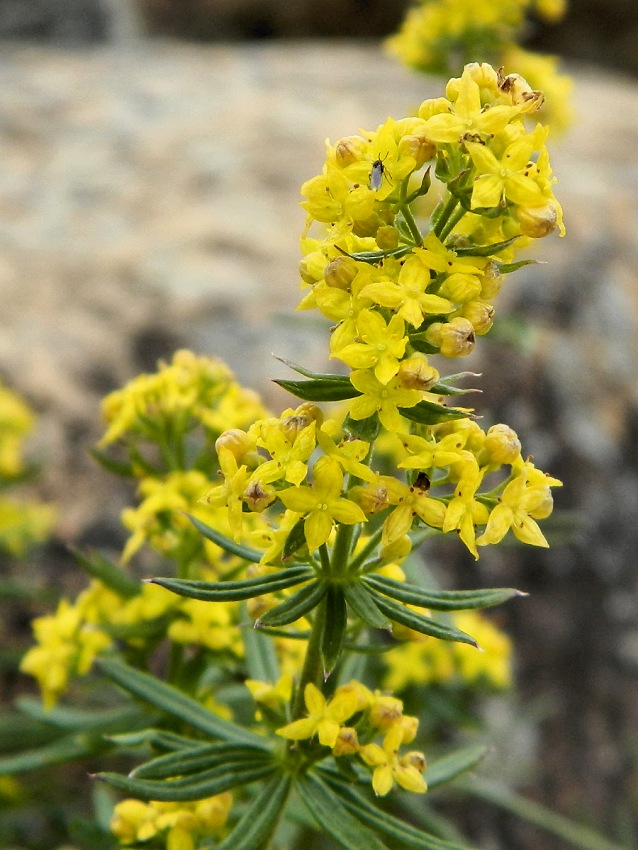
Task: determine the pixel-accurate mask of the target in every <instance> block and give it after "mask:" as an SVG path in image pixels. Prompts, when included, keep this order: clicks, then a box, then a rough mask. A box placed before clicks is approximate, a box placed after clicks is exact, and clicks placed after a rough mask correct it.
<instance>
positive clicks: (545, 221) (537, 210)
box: [514, 201, 558, 239]
mask: <svg viewBox="0 0 638 850" xmlns="http://www.w3.org/2000/svg"><path fill="white" fill-rule="evenodd" d="M514 216H515V218H516V220H517V221H518V223H519V224H520V226H521V231H522V232H523V233H524V235H525V236H529V237H531V238H532V239H542V238H543V236H549V234H550V233H552V232H553V231H554V230H555V229H556V225H557V222H558V212H557V210H556V207H555V206H554V204H553V203H552V202H551V201H548V202H547V203H546V204H545V206H542V207H516V208H515V209H514Z"/></svg>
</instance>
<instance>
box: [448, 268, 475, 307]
mask: <svg viewBox="0 0 638 850" xmlns="http://www.w3.org/2000/svg"><path fill="white" fill-rule="evenodd" d="M480 294H481V283H480V280H479V278H478V277H477V276H476V275H474V274H465V273H463V272H453V273H452V274H450V275H448V276H447V277H446V278H445V280H444V281H443V285H442V286H441V288H440V290H439V295H442V296H443V298H449V299H450V301H455V302H456V303H457V304H462V303H464V302H465V301H472V300H473V299H474V298H478V296H479V295H480Z"/></svg>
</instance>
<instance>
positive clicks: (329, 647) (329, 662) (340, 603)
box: [321, 587, 348, 678]
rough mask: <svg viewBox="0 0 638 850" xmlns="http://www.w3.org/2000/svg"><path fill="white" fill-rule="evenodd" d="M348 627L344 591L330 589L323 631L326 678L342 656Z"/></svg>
mask: <svg viewBox="0 0 638 850" xmlns="http://www.w3.org/2000/svg"><path fill="white" fill-rule="evenodd" d="M347 625H348V612H347V610H346V601H345V599H344V595H343V590H342V589H341V588H340V587H329V588H328V594H327V596H326V615H325V617H324V620H323V628H322V631H321V658H322V661H323V674H324V678H327V677H328V676H329V675H330V673H332V671H333V670H334V668H335V664H336V663H337V661H338V659H339V656H340V655H341V648H342V646H343V639H344V637H345V633H346V626H347Z"/></svg>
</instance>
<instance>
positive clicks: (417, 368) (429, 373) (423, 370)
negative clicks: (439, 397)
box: [397, 354, 440, 391]
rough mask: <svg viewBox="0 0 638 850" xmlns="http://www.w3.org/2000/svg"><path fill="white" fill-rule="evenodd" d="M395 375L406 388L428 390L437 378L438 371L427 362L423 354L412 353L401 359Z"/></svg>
mask: <svg viewBox="0 0 638 850" xmlns="http://www.w3.org/2000/svg"><path fill="white" fill-rule="evenodd" d="M397 377H398V378H399V380H400V381H401V384H402V385H403V386H404V387H405V388H406V389H408V390H422V391H426V390H429V389H430V387H432V386H434V384H436V382H437V381H438V380H439V377H440V375H439V373H438V372H437V370H436V369H435V368H434V366H430V364H429V363H428V358H427V357H426V356H425V354H414V355H412V357H408V358H407V359H406V360H402V361H401V364H400V366H399V372H398V375H397Z"/></svg>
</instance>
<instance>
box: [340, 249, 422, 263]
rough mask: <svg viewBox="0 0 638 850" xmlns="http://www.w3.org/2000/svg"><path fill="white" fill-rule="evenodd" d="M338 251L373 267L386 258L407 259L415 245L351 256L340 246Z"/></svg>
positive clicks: (363, 252)
mask: <svg viewBox="0 0 638 850" xmlns="http://www.w3.org/2000/svg"><path fill="white" fill-rule="evenodd" d="M335 248H336V249H337V251H341V253H342V254H344V255H345V256H346V257H350V258H351V259H352V260H357V261H358V262H360V263H370V264H371V265H375V264H376V263H379V262H381V260H384V259H385V258H386V257H395V258H401V257H405V255H406V254H409V253H410V252H411V251H412V249H413V248H414V245H401V247H399V248H392V249H391V250H389V251H360V252H359V253H357V254H349V253H348V252H347V251H344V250H343V248H340V247H339V246H338V245H335Z"/></svg>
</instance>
